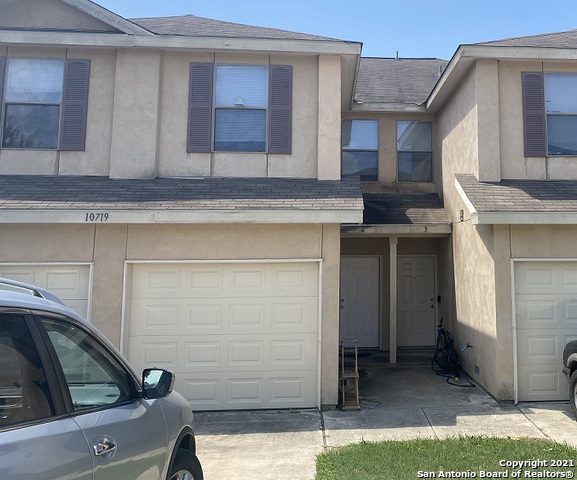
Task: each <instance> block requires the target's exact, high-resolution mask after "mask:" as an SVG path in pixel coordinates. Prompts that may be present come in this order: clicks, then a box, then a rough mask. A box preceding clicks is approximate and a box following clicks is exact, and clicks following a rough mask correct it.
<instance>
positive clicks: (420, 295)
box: [397, 256, 437, 347]
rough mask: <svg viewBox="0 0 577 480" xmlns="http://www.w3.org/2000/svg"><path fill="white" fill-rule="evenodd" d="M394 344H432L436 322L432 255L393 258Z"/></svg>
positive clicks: (420, 345) (414, 345) (411, 345)
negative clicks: (394, 274) (395, 341)
mask: <svg viewBox="0 0 577 480" xmlns="http://www.w3.org/2000/svg"><path fill="white" fill-rule="evenodd" d="M397 282H398V283H397V288H398V297H397V346H399V347H428V346H432V345H434V344H435V332H436V327H437V325H436V323H437V314H436V300H435V297H436V292H435V257H431V256H414V257H409V256H406V257H405V256H399V257H398V259H397Z"/></svg>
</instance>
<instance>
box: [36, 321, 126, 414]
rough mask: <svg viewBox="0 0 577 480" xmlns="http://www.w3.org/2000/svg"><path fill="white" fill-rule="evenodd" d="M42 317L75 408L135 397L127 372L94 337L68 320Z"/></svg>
mask: <svg viewBox="0 0 577 480" xmlns="http://www.w3.org/2000/svg"><path fill="white" fill-rule="evenodd" d="M41 320H42V324H43V325H44V327H45V329H46V331H47V332H48V337H49V338H50V341H51V342H52V345H53V346H54V349H55V351H56V355H57V356H58V359H59V360H60V364H61V366H62V370H63V372H64V377H65V378H66V383H67V384H68V388H69V390H70V396H71V398H72V403H73V406H74V409H75V410H76V411H79V410H85V409H91V408H97V407H105V406H110V405H116V404H120V403H124V402H127V401H131V400H133V399H134V396H135V395H134V383H133V381H132V378H131V376H130V374H129V373H128V372H127V371H126V369H124V368H123V367H122V365H121V364H120V363H119V362H118V361H117V360H116V359H115V358H114V357H113V356H112V355H111V354H110V353H109V352H108V351H107V350H106V349H105V348H104V347H103V346H102V345H101V344H100V343H99V342H98V341H97V340H96V339H95V338H94V337H92V336H91V335H90V334H88V333H87V332H85V331H84V330H82V329H80V328H78V327H76V326H74V325H73V324H71V323H67V322H64V321H61V320H54V319H50V318H42V319H41Z"/></svg>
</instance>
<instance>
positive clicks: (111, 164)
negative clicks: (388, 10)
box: [0, 47, 341, 179]
mask: <svg viewBox="0 0 577 480" xmlns="http://www.w3.org/2000/svg"><path fill="white" fill-rule="evenodd" d="M0 55H6V56H12V57H32V58H83V59H84V58H86V59H90V60H91V74H90V85H89V104H88V124H87V125H88V126H87V132H86V150H85V151H83V152H59V151H48V150H30V149H25V150H23V149H1V150H0V174H30V175H34V174H44V175H55V174H60V175H104V176H108V175H109V176H110V177H112V178H154V177H156V176H225V177H226V176H244V177H296V178H322V179H340V133H341V132H340V129H341V126H340V98H341V94H340V79H341V74H340V68H341V63H340V57H338V56H321V57H319V56H318V55H255V54H250V53H241V54H239V53H238V52H235V53H218V54H215V53H214V52H205V53H202V52H201V53H193V52H175V51H160V50H155V49H148V50H145V49H134V48H132V49H89V48H73V49H65V48H46V49H44V48H25V47H9V48H7V47H0ZM191 62H217V63H218V62H222V63H230V64H253V65H267V64H288V65H292V67H293V92H292V98H293V104H292V107H293V108H292V152H291V154H290V155H276V154H275V155H269V154H266V153H234V152H233V153H229V152H219V153H212V154H189V153H187V152H186V133H187V115H188V112H187V107H188V88H189V66H190V63H191ZM319 142H320V143H322V145H319Z"/></svg>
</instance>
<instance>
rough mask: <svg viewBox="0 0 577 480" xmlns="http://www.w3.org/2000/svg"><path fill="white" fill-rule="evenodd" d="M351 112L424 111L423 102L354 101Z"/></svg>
mask: <svg viewBox="0 0 577 480" xmlns="http://www.w3.org/2000/svg"><path fill="white" fill-rule="evenodd" d="M351 110H352V111H353V112H392V113H395V112H402V113H426V111H427V109H426V107H425V105H424V104H421V105H418V104H416V103H400V102H399V103H388V102H359V101H355V102H354V103H353V106H352V108H351Z"/></svg>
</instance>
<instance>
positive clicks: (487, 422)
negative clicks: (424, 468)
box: [195, 364, 577, 480]
mask: <svg viewBox="0 0 577 480" xmlns="http://www.w3.org/2000/svg"><path fill="white" fill-rule="evenodd" d="M363 377H364V378H363V380H364V381H362V382H361V399H362V401H361V407H362V408H361V410H360V411H340V410H334V411H325V412H319V411H318V410H297V411H286V410H285V411H245V412H206V413H197V414H196V416H195V418H196V433H197V444H198V455H199V458H200V461H201V463H202V465H203V468H204V471H205V478H206V480H221V479H227V480H237V479H238V480H240V479H243V480H247V479H250V480H252V479H254V480H269V479H270V480H284V479H286V480H300V479H303V480H312V479H314V476H315V460H316V456H317V455H318V454H319V453H321V452H323V451H325V450H326V449H329V448H334V447H339V446H343V445H347V444H349V443H353V442H360V441H362V440H365V441H380V440H406V439H411V438H417V437H419V438H445V437H449V436H462V435H467V436H471V435H485V436H499V437H532V438H542V439H550V440H554V441H556V442H560V443H567V444H569V445H572V446H574V447H576V448H577V422H576V421H575V419H574V417H573V415H572V413H571V409H570V406H569V403H568V402H559V403H523V404H519V405H517V406H515V405H512V404H500V403H498V402H496V401H495V400H494V399H492V398H491V397H490V396H489V395H487V394H486V393H485V392H484V391H483V390H482V389H480V388H478V387H475V388H467V387H459V386H453V385H449V384H448V383H447V382H446V381H445V378H443V377H440V376H437V375H435V374H434V373H433V372H432V371H431V369H430V366H427V365H426V364H405V365H401V364H397V365H389V364H384V365H381V366H377V367H376V368H371V369H370V370H368V371H365V372H364V375H363ZM460 383H461V384H466V382H460Z"/></svg>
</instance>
